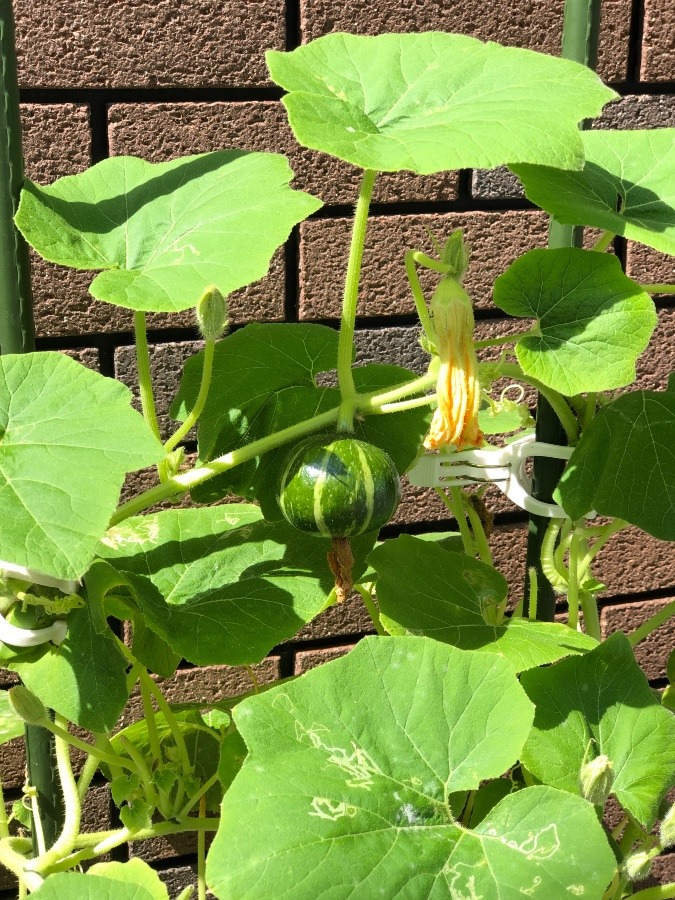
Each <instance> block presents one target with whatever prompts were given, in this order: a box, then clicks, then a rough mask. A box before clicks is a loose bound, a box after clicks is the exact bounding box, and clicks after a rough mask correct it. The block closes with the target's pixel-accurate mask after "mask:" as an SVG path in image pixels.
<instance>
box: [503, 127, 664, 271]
mask: <svg viewBox="0 0 675 900" xmlns="http://www.w3.org/2000/svg"><path fill="white" fill-rule="evenodd" d="M582 140H583V144H584V151H585V154H586V165H585V166H584V168H583V170H582V171H581V172H560V171H558V170H556V169H551V168H544V167H543V166H530V165H524V166H520V165H518V166H512V167H511V168H512V169H513V171H514V172H515V173H516V175H518V177H519V178H520V180H521V181H522V182H523V184H524V186H525V193H526V194H527V196H528V198H529V199H530V200H531V201H532V202H533V203H536V204H537V206H540V207H541V208H542V209H545V210H546V212H549V213H551V214H552V215H554V216H555V217H556V219H557V220H558V221H559V222H563V223H564V224H567V225H590V226H592V227H595V228H603V229H605V230H607V231H612V232H614V234H621V235H623V236H624V237H626V238H630V239H632V240H635V241H640V242H641V243H642V244H647V246H648V247H654V248H655V249H656V250H662V251H663V252H664V253H671V254H675V128H658V129H653V130H649V131H586V132H583V133H582ZM544 166H548V163H545V164H544Z"/></svg>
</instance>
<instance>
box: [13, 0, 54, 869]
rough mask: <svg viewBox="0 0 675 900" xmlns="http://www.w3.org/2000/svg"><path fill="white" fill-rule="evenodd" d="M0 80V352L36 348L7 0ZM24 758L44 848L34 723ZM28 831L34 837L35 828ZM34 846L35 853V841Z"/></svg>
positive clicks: (45, 773) (44, 781)
mask: <svg viewBox="0 0 675 900" xmlns="http://www.w3.org/2000/svg"><path fill="white" fill-rule="evenodd" d="M0 80H1V84H0V91H1V97H2V102H0V285H2V288H1V291H0V354H7V353H27V352H30V351H31V350H34V349H35V331H34V326H33V304H32V296H31V289H30V262H29V257H28V247H27V245H26V243H25V241H24V240H23V238H22V237H21V235H20V234H19V232H18V231H17V229H16V228H15V227H14V221H13V220H14V214H15V212H16V209H17V206H18V203H19V194H20V192H21V186H22V184H23V155H22V152H21V120H20V114H19V85H18V79H17V72H16V52H15V48H14V16H13V12H12V3H11V0H0ZM26 757H27V766H28V777H29V781H30V783H31V785H32V786H33V787H34V788H35V789H36V790H37V798H38V809H39V812H40V819H41V822H42V831H43V834H44V838H45V843H46V845H47V846H48V847H49V846H51V845H52V844H53V843H54V841H55V840H56V837H57V835H58V834H59V832H60V830H61V827H62V824H63V823H62V819H63V811H62V805H61V794H60V790H59V786H58V779H57V774H56V765H55V763H54V754H53V738H52V735H51V733H50V732H49V731H47V730H46V729H45V728H41V727H40V726H37V725H27V726H26ZM33 834H34V842H35V829H33ZM34 849H35V852H36V853H37V846H36V845H35V843H34Z"/></svg>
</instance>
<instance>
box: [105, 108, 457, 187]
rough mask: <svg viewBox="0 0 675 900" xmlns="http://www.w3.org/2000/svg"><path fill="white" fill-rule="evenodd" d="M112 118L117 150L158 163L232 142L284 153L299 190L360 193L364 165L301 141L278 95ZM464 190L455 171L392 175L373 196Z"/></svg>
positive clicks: (114, 113) (116, 111) (114, 111)
mask: <svg viewBox="0 0 675 900" xmlns="http://www.w3.org/2000/svg"><path fill="white" fill-rule="evenodd" d="M108 121H109V139H110V152H111V154H112V155H118V154H131V155H134V156H142V157H143V158H144V159H149V160H151V161H153V162H157V161H160V160H165V159H171V158H172V157H175V156H178V155H180V154H188V153H207V152H210V151H212V150H221V149H225V148H231V147H232V148H237V149H241V150H252V151H265V152H268V153H282V154H284V155H285V156H286V157H288V160H289V162H290V165H291V168H292V170H293V172H294V173H295V180H294V182H293V186H294V187H295V188H297V189H300V190H304V191H308V192H309V193H310V194H314V195H315V196H317V197H320V198H321V199H322V200H323V201H324V203H353V202H354V201H355V200H356V197H357V195H358V190H359V183H360V180H361V172H360V170H358V169H357V168H355V167H354V166H351V165H350V164H349V163H346V162H343V161H341V160H338V159H335V158H334V157H332V156H328V155H327V154H325V153H317V152H315V151H313V150H308V149H306V148H304V147H301V146H300V145H299V144H298V143H297V141H296V140H295V138H294V137H293V134H292V132H291V129H290V127H289V125H288V121H287V118H286V111H285V110H284V108H283V106H282V104H281V103H279V102H276V101H263V102H251V103H249V102H243V103H180V104H176V103H162V104H156V105H155V104H151V105H149V104H134V103H116V104H113V105H112V106H111V107H110V109H109V117H108ZM456 189H457V176H456V173H453V172H442V173H439V174H438V175H429V176H424V177H415V176H413V175H411V174H410V173H405V172H400V173H389V174H387V173H385V174H382V175H380V176H379V178H378V179H377V182H376V185H375V191H374V194H373V201H374V202H376V203H384V202H387V203H396V202H402V201H407V200H449V199H453V198H454V197H455V196H456V193H457V190H456Z"/></svg>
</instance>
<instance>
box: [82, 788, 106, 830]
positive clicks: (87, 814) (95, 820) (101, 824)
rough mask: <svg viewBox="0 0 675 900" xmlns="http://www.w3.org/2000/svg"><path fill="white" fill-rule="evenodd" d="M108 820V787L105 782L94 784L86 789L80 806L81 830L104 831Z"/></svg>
mask: <svg viewBox="0 0 675 900" xmlns="http://www.w3.org/2000/svg"><path fill="white" fill-rule="evenodd" d="M112 827H113V824H112V822H111V821H110V789H109V787H108V785H107V784H101V785H94V786H93V787H90V788H89V790H88V791H87V796H86V800H85V801H84V804H83V806H82V831H84V832H85V833H87V832H92V831H106V830H107V829H109V828H112Z"/></svg>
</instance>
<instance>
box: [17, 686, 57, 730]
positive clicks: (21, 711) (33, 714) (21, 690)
mask: <svg viewBox="0 0 675 900" xmlns="http://www.w3.org/2000/svg"><path fill="white" fill-rule="evenodd" d="M7 698H8V700H9V702H10V705H11V707H12V709H13V710H14V712H15V713H16V714H17V716H19V717H20V718H21V719H23V720H24V722H27V723H28V724H29V725H41V724H42V723H43V722H44V720H45V719H46V718H47V710H46V709H45V707H44V704H43V703H42V701H41V700H39V699H38V698H37V697H36V696H35V694H32V693H31V692H30V691H29V690H28V688H27V687H24V686H23V685H22V684H19V685H17V686H16V687H13V688H10V689H9V690H8V691H7Z"/></svg>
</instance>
